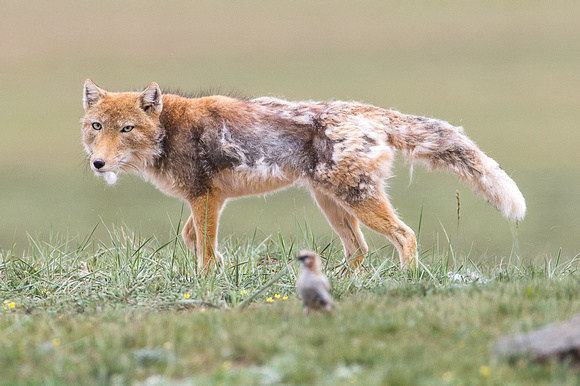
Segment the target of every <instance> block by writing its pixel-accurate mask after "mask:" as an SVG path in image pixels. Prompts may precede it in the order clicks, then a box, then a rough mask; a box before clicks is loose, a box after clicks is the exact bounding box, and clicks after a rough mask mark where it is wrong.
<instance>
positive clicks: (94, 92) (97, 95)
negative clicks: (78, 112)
mask: <svg viewBox="0 0 580 386" xmlns="http://www.w3.org/2000/svg"><path fill="white" fill-rule="evenodd" d="M106 93H107V92H106V91H105V90H103V89H101V88H99V87H98V86H97V85H96V84H94V83H93V81H92V80H90V79H87V80H85V87H84V89H83V106H84V107H85V110H88V109H89V108H90V107H91V106H94V105H95V104H96V103H97V102H98V101H100V100H101V99H102V98H103V97H104V96H105V94H106Z"/></svg>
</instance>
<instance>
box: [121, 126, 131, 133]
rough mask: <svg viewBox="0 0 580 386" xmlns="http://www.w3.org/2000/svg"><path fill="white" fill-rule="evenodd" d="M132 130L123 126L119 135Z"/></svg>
mask: <svg viewBox="0 0 580 386" xmlns="http://www.w3.org/2000/svg"><path fill="white" fill-rule="evenodd" d="M131 130H133V126H125V127H123V128H122V129H121V133H128V132H130V131H131Z"/></svg>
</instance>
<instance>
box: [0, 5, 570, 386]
mask: <svg viewBox="0 0 580 386" xmlns="http://www.w3.org/2000/svg"><path fill="white" fill-rule="evenodd" d="M579 14H580V3H579V2H577V1H552V2H549V3H547V2H540V1H528V2H525V3H522V2H514V1H508V2H506V1H488V2H466V1H459V0H450V1H444V2H428V1H424V0H413V1H405V2H393V1H366V0H365V1H360V2H347V1H338V2H337V1H317V2H307V1H302V0H300V1H292V2H285V3H280V2H271V1H246V2H234V3H231V2H228V3H215V2H186V1H169V2H163V3H159V2H154V1H149V0H147V1H143V2H113V1H108V0H107V1H102V2H99V3H95V4H92V5H91V4H89V3H83V2H68V1H64V0H58V1H52V2H42V1H37V0H35V1H27V2H14V1H3V0H0V132H1V134H2V140H0V257H1V258H0V302H2V304H3V307H2V308H1V309H0V331H1V334H0V355H1V356H2V357H1V359H0V384H14V383H28V384H39V383H46V384H63V383H70V384H74V383H88V384H95V383H102V384H108V383H115V384H116V383H119V384H132V383H145V382H147V383H148V384H155V382H157V383H158V384H164V383H171V382H174V383H180V382H182V383H184V384H190V383H195V384H198V383H216V384H217V383H223V384H234V383H247V384H256V383H262V384H276V383H284V384H298V383H303V384H304V383H313V382H316V383H319V384H353V383H354V384H356V383H360V384H474V383H475V384H477V383H480V384H504V383H507V384H529V383H541V384H574V383H576V382H577V380H576V378H577V377H578V371H577V370H576V369H574V368H573V367H571V366H570V365H569V364H568V363H566V362H564V363H550V364H547V365H538V364H535V363H533V362H531V361H529V360H528V359H526V358H521V359H516V360H513V361H508V360H505V359H501V358H494V357H493V356H492V354H491V347H492V345H493V342H494V341H495V339H497V338H498V337H499V336H500V335H504V334H510V333H516V332H520V331H528V330H530V329H533V328H536V327H539V326H541V325H544V324H546V323H550V322H555V321H559V320H562V319H565V318H567V317H569V316H571V315H573V314H575V313H577V312H579V310H580V304H579V303H578V294H579V289H580V285H579V284H578V283H579V281H578V272H577V269H578V259H579V255H578V254H579V253H580V238H579V235H580V206H579V205H578V203H579V202H580V179H579V178H578V176H580V162H579V157H578V149H579V148H580V131H579V130H578V122H580V109H579V108H578V106H580V94H579V93H578V89H580V77H579V76H578V69H579V68H580V50H578V47H580V23H578V22H577V16H578V15H579ZM86 78H92V79H93V80H94V81H95V82H97V84H99V85H100V86H102V87H104V88H106V89H109V90H134V89H139V88H142V87H145V86H146V85H147V84H149V83H150V82H151V81H156V82H158V83H159V84H160V85H161V87H162V88H165V89H173V90H176V89H180V90H183V91H187V92H189V91H191V92H195V91H198V90H200V89H208V88H210V89H221V90H233V91H237V92H241V93H242V94H245V95H248V96H261V95H274V96H279V97H285V98H287V99H292V100H297V99H314V100H328V99H343V100H357V101H363V102H367V103H372V104H375V105H379V106H382V107H389V108H394V109H397V110H400V111H402V112H406V113H412V114H417V115H424V116H428V117H434V118H440V119H444V120H447V121H449V122H450V123H452V124H454V125H462V126H463V127H464V128H465V130H466V132H467V134H468V135H469V136H470V137H471V138H472V139H474V140H475V141H476V142H477V143H478V145H479V146H480V147H481V148H482V149H483V150H484V151H485V152H486V153H487V154H488V155H490V156H491V157H493V158H494V159H496V160H497V161H498V162H499V163H500V164H501V165H502V167H503V168H504V169H505V170H506V171H507V172H508V174H509V175H511V176H512V177H513V178H514V180H515V181H516V182H517V183H518V185H519V186H520V188H521V190H522V192H523V194H524V196H525V197H526V200H527V204H528V215H527V217H526V219H525V221H524V222H523V223H521V224H519V226H518V227H517V229H516V228H515V227H513V226H511V225H510V224H509V223H508V222H507V221H505V220H504V219H503V218H501V215H500V214H499V213H497V212H496V211H495V210H494V209H493V208H491V207H490V206H489V205H487V204H486V203H484V202H483V201H482V200H481V199H479V198H477V197H476V196H475V195H474V194H473V193H472V192H471V191H470V190H469V189H468V188H466V187H465V186H463V185H461V184H460V183H459V182H458V180H457V178H456V177H455V176H452V175H447V174H441V173H429V172H426V171H425V170H424V169H423V168H422V167H420V166H417V167H415V170H414V177H413V181H412V182H411V183H410V181H409V173H408V166H407V165H405V163H404V160H402V159H401V158H399V159H398V160H397V162H396V165H395V174H396V177H395V178H392V179H390V180H389V181H388V185H389V186H388V191H389V195H390V197H391V199H392V202H393V204H394V206H395V207H397V209H398V213H399V214H400V215H401V217H402V219H403V220H404V221H405V222H406V223H407V224H408V225H409V226H411V227H412V228H413V229H414V230H415V231H419V228H420V244H421V256H422V262H423V266H422V267H421V268H420V269H419V270H418V271H417V272H410V273H407V272H402V271H400V270H399V269H398V268H397V267H396V264H395V261H396V256H394V255H393V248H392V246H391V245H390V244H388V243H387V242H386V240H385V239H384V238H383V237H380V236H378V235H375V234H373V233H372V232H367V235H368V238H369V241H370V243H369V244H371V250H372V253H371V254H370V255H369V256H368V258H367V262H366V263H365V264H366V265H365V271H364V272H363V273H361V274H359V275H350V276H346V277H338V276H337V275H336V274H335V269H336V268H337V265H339V264H340V262H341V260H342V258H343V256H342V250H341V247H340V242H339V241H338V240H337V239H336V237H335V236H334V235H333V233H332V231H331V229H330V227H329V226H328V225H327V223H326V221H325V219H324V217H323V216H322V214H321V213H319V211H318V209H317V208H316V206H315V204H314V203H313V202H312V199H311V198H310V197H309V195H308V194H307V193H306V192H305V191H303V190H301V189H296V188H292V189H289V190H286V191H284V192H282V193H277V194H274V195H269V196H267V197H266V198H247V199H242V200H236V201H234V202H231V203H230V204H228V206H227V208H226V209H225V210H224V212H223V215H222V220H221V223H220V242H221V248H220V249H221V250H222V252H223V253H224V256H225V257H226V261H227V263H226V266H225V268H224V270H223V271H222V272H220V273H215V274H212V275H209V276H207V277H204V276H203V275H198V274H197V272H196V270H195V267H194V264H193V263H192V258H191V255H190V253H189V252H187V251H186V250H185V248H184V247H183V245H182V242H181V241H180V240H179V239H178V238H176V237H175V234H177V228H179V226H180V224H182V222H183V220H184V219H185V218H186V216H187V215H188V213H187V208H186V207H184V205H183V204H182V203H181V202H179V201H177V200H175V199H172V198H168V197H165V196H163V195H162V194H161V193H159V192H157V191H156V190H155V189H154V188H153V187H152V186H150V185H148V184H146V183H144V182H142V181H140V179H139V178H138V177H136V176H128V175H125V176H121V178H120V181H119V183H118V184H117V185H115V186H113V187H109V186H106V184H105V183H104V181H102V180H99V179H97V178H95V177H94V176H93V175H92V173H91V172H90V170H88V169H87V166H86V159H85V155H84V151H83V148H82V145H81V141H80V124H79V120H80V118H81V116H82V115H83V111H82V101H81V91H82V85H83V82H84V80H85V79H86ZM457 191H459V192H460V197H461V221H460V222H458V221H457V200H456V192H457ZM302 248H310V249H315V250H317V251H319V252H321V254H322V256H323V258H324V261H325V263H327V273H328V275H329V277H330V280H331V283H332V287H333V294H334V296H335V297H336V298H337V304H338V306H337V309H336V312H335V313H334V314H333V315H331V316H324V315H313V316H312V317H309V318H306V317H304V316H303V315H302V313H301V307H300V301H299V299H298V298H297V295H296V293H295V290H294V281H295V278H296V274H297V270H298V267H297V265H296V264H295V262H294V261H293V260H292V259H293V257H294V256H295V253H296V252H297V250H299V249H302ZM277 275H279V276H280V278H279V279H278V280H275V281H274V283H273V284H272V285H270V286H266V284H267V283H268V282H270V281H271V280H272V279H275V278H276V277H277ZM454 275H459V276H454ZM454 277H455V278H466V279H467V280H466V281H465V282H459V281H457V280H453V278H454ZM262 289H264V291H263V292H261V290H262ZM246 292H247V293H246ZM186 295H187V296H186ZM254 295H256V296H255V298H253V296H254ZM276 295H279V298H278V297H276ZM285 296H287V297H288V299H284V297H285ZM270 298H271V301H268V299H270ZM249 299H251V301H249ZM244 302H246V303H249V305H248V307H240V305H241V304H242V303H244Z"/></svg>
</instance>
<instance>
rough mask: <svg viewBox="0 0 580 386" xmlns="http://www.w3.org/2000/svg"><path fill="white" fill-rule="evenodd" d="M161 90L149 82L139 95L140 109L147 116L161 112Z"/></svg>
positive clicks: (155, 84)
mask: <svg viewBox="0 0 580 386" xmlns="http://www.w3.org/2000/svg"><path fill="white" fill-rule="evenodd" d="M161 96H162V94H161V89H160V88H159V86H158V85H157V83H155V82H151V84H150V85H149V86H147V88H146V89H145V91H143V92H142V93H141V95H139V101H140V102H141V108H142V109H143V111H145V112H146V113H147V114H159V113H161V110H163V100H162V99H161Z"/></svg>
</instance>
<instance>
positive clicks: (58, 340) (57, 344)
mask: <svg viewBox="0 0 580 386" xmlns="http://www.w3.org/2000/svg"><path fill="white" fill-rule="evenodd" d="M52 345H53V346H60V339H58V338H55V339H53V340H52Z"/></svg>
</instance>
